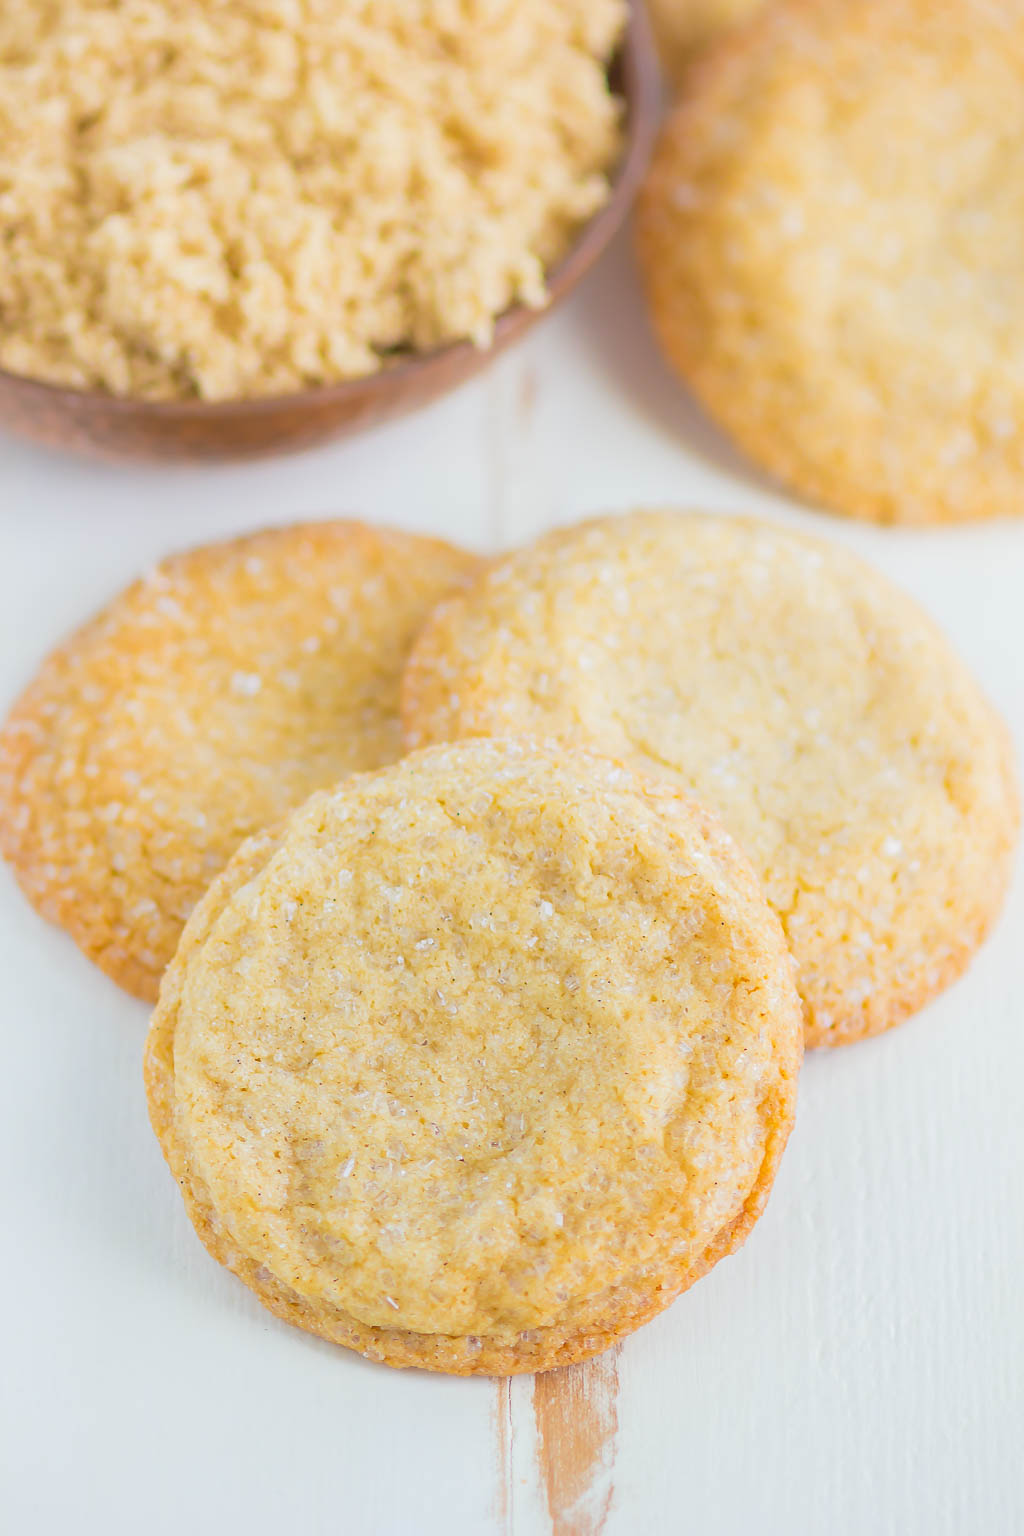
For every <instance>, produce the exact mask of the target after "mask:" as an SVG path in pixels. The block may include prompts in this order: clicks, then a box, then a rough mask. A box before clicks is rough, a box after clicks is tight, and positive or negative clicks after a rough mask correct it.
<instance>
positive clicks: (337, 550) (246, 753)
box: [0, 512, 1017, 1373]
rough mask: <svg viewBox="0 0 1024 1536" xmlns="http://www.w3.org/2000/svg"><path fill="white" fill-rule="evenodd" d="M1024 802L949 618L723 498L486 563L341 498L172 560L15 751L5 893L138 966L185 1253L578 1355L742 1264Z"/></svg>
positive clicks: (69, 653)
mask: <svg viewBox="0 0 1024 1536" xmlns="http://www.w3.org/2000/svg"><path fill="white" fill-rule="evenodd" d="M403 750H404V751H405V752H406V753H407V755H404V756H403V755H402V754H403ZM1016 827H1017V800H1016V792H1015V788H1014V782H1013V772H1012V765H1011V758H1010V750H1009V747H1008V743H1007V738H1006V734H1005V732H1004V729H1003V727H1002V724H1001V723H1000V721H999V720H998V718H997V717H996V715H995V714H994V712H993V711H992V709H991V707H990V706H989V705H988V703H987V702H986V700H985V699H984V698H983V696H982V695H981V693H980V691H979V689H978V687H977V685H976V684H975V683H974V681H973V680H972V678H971V677H970V676H969V675H968V673H967V672H966V670H965V669H964V668H963V666H962V665H961V663H960V662H959V661H958V660H957V659H956V657H955V656H954V655H953V654H952V653H951V652H950V650H949V648H948V646H947V644H946V642H945V641H944V639H943V638H942V636H941V635H940V634H939V632H938V631H937V630H936V629H935V627H934V626H933V625H932V624H931V622H930V621H929V620H928V619H927V618H926V617H925V616H924V615H923V614H921V613H920V612H919V611H918V610H917V609H916V608H915V607H914V606H913V604H912V603H911V602H910V601H909V600H908V599H907V598H906V597H904V596H903V595H902V594H900V593H899V592H896V591H894V590H893V589H892V588H891V587H889V586H888V584H887V583H886V582H884V581H883V580H882V578H881V577H879V576H878V575H876V574H875V573H874V572H873V571H871V570H869V569H868V568H867V567H865V566H863V565H861V564H860V563H859V562H858V561H855V560H854V559H853V558H852V557H851V556H849V555H847V554H845V553H841V552H839V551H838V550H835V549H833V548H831V547H830V546H828V545H826V544H823V543H820V542H818V541H815V540H810V539H806V538H801V537H797V536H796V535H794V534H791V533H789V532H785V531H783V530H781V529H778V528H774V527H770V526H767V525H764V524H759V523H756V522H752V521H749V520H734V519H729V518H725V517H702V516H695V515H683V514H674V513H667V512H659V513H636V514H632V515H630V516H624V517H612V518H606V519H602V520H599V521H595V522H591V523H586V524H583V525H581V526H578V527H573V528H568V529H564V530H561V531H558V532H556V533H553V534H549V535H547V536H546V537H544V538H542V539H541V540H539V541H538V542H537V543H535V544H534V545H532V546H531V547H529V548H527V549H524V550H521V551H519V552H517V553H514V554H512V555H511V556H509V557H507V558H504V559H502V560H500V561H497V562H493V563H490V564H483V563H482V562H479V561H476V560H474V559H473V558H472V557H471V556H469V555H466V554H463V553H461V552H459V551H457V550H454V549H452V548H450V547H449V546H446V545H441V544H438V543H436V542H433V541H429V540H424V539H419V538H414V537H412V536H409V535H403V534H397V533H394V534H392V533H382V532H379V531H376V530H372V529H369V528H366V527H363V526H360V525H357V524H352V523H326V524H316V525H305V526H300V527H295V528H287V529H280V530H276V531H273V532H269V533H264V534H259V535H256V536H255V537H252V538H249V539H244V540H240V541H236V542H234V543H231V544H227V545H220V546H214V547H211V548H207V549H202V550H198V551H195V552H193V553H191V554H188V555H185V556H183V557H180V558H177V559H174V560H171V561H168V562H166V563H165V564H164V565H162V566H161V567H159V568H158V569H157V570H156V571H155V572H153V573H152V574H151V575H150V576H149V577H147V578H145V579H144V580H143V581H141V582H139V583H137V584H136V585H135V586H134V587H132V588H130V589H129V591H128V592H126V593H124V594H123V595H122V596H121V597H120V598H118V599H116V600H115V602H114V603H113V604H112V605H111V606H110V607H109V608H108V609H107V610H106V611H105V612H104V613H103V614H101V615H100V616H99V617H98V618H97V619H96V620H94V621H93V622H92V623H91V624H90V625H88V626H86V628H85V629H83V630H82V631H80V632H79V633H78V634H77V635H76V636H74V637H73V638H72V639H71V640H70V641H69V642H68V643H67V644H66V645H65V646H64V647H62V648H61V649H60V650H59V651H58V652H56V653H55V654H54V655H53V656H52V657H51V658H50V659H49V660H48V661H47V662H46V663H45V665H44V667H43V668H42V670H41V672H40V674H39V676H38V677H37V679H36V680H35V682H34V683H33V684H32V685H31V686H30V687H29V689H28V690H27V692H26V693H25V694H24V696H23V697H22V699H21V700H20V701H19V703H18V704H17V705H16V706H15V709H14V711H13V713H12V715H11V717H10V719H9V721H8V723H7V725H6V727H5V729H4V731H3V733H2V735H0V830H2V836H3V844H4V852H5V854H6V856H7V857H8V858H9V859H10V861H11V863H12V864H13V866H14V869H15V872H16V873H17V875H18V878H19V880H20V881H21V883H22V885H23V887H24V889H25V890H26V892H27V894H28V895H29V897H30V899H31V900H32V901H33V902H34V903H35V905H36V906H37V907H38V908H39V910H40V911H41V912H42V913H43V914H44V915H45V916H47V917H49V918H51V919H52V920H54V921H56V922H58V923H60V924H62V925H63V926H65V927H66V928H67V929H68V930H69V931H70V932H71V933H72V935H73V936H74V938H75V939H76V940H77V942H78V943H79V945H80V946H81V947H82V949H83V950H84V951H85V952H86V953H87V954H88V955H90V956H91V957H92V958H93V959H94V960H96V961H97V963H98V964H100V965H101V966H102V967H103V968H104V969H105V970H106V971H107V972H108V974H110V975H111V976H113V977H114V978H115V979H116V980H117V981H119V982H120V983H121V984H122V985H124V986H126V987H128V988H129V989H130V990H132V991H134V992H136V993H137V994H138V995H140V996H142V997H145V998H152V997H154V996H156V995H157V992H158V991H159V998H158V1002H157V1007H156V1012H155V1014H154V1017H153V1021H152V1026H151V1030H150V1036H149V1043H148V1048H147V1053H146V1080H147V1089H148V1093H149V1101H150V1111H151V1117H152V1120H153V1125H154V1128H155V1129H156V1132H157V1135H158V1136H159V1138H160V1142H161V1144H162V1146H163V1149H164V1152H165V1154H166V1156H167V1159H168V1162H169V1163H170V1165H171V1168H172V1170H173V1172H174V1174H175V1177H176V1178H177V1180H178V1182H179V1184H180V1186H181V1189H182V1192H183V1194H184V1197H185V1201H186V1204H187V1207H188V1210H189V1214H190V1215H191V1217H192V1220H193V1222H194V1224H195V1226H196V1229H197V1231H198V1232H199V1234H200V1236H201V1237H202V1239H203V1241H204V1243H205V1244H206V1245H207V1247H208V1248H209V1249H210V1251H211V1252H212V1253H213V1254H214V1256H215V1257H216V1258H218V1259H219V1260H220V1261H221V1262H222V1263H224V1264H225V1265H227V1266H228V1267H229V1268H230V1269H231V1270H232V1271H233V1272H234V1273H236V1274H237V1275H238V1276H239V1277H240V1278H241V1279H242V1280H244V1281H245V1283H246V1284H247V1285H249V1286H251V1287H252V1289H253V1290H254V1291H256V1293H257V1294H258V1295H259V1297H260V1298H261V1300H262V1301H263V1302H264V1303H265V1304H266V1305H267V1306H268V1307H269V1308H270V1309H271V1310H272V1311H274V1312H275V1313H277V1314H278V1315H279V1316H281V1317H283V1318H285V1319H287V1320H288V1321H290V1322H293V1323H295V1324H297V1325H299V1326H300V1327H303V1328H305V1329H308V1330H309V1331H311V1332H314V1333H317V1334H320V1335H321V1336H323V1337H325V1338H328V1339H331V1340H334V1341H336V1342H338V1343H341V1344H344V1345H346V1346H348V1347H350V1348H353V1349H356V1350H359V1351H360V1352H361V1353H363V1354H365V1355H367V1356H369V1357H371V1358H373V1359H377V1360H382V1361H386V1362H387V1363H389V1364H392V1365H416V1366H421V1367H426V1368H429V1369H433V1370H443V1371H452V1372H457V1373H477V1372H486V1373H511V1372H516V1371H527V1370H529V1371H533V1370H543V1369H547V1368H549V1367H551V1366H555V1365H560V1364H566V1363H569V1362H572V1361H576V1360H581V1359H585V1358H586V1357H588V1356H590V1355H592V1354H594V1353H596V1352H597V1351H599V1350H601V1349H603V1348H605V1347H606V1346H607V1345H608V1344H610V1343H612V1342H613V1341H614V1340H616V1339H617V1338H620V1337H621V1336H623V1335H624V1334H626V1333H628V1332H629V1331H630V1330H632V1329H633V1328H635V1327H637V1326H638V1325H639V1324H641V1323H642V1322H644V1321H646V1320H647V1319H648V1318H650V1317H652V1316H653V1315H654V1314H656V1313H657V1312H658V1311H660V1310H661V1309H662V1308H664V1307H665V1306H666V1305H667V1304H668V1303H669V1302H671V1301H672V1300H673V1299H674V1297H676V1296H677V1295H678V1294H679V1293H680V1292H681V1291H682V1290H684V1289H685V1288H686V1287H687V1286H688V1285H689V1284H691V1283H692V1281H694V1280H695V1279H697V1278H698V1277H699V1276H700V1275H701V1274H703V1273H704V1272H705V1271H706V1270H708V1269H709V1268H710V1267H711V1266H712V1265H713V1264H714V1263H715V1262H717V1260H718V1259H719V1258H721V1257H722V1256H723V1255H725V1254H727V1253H729V1252H730V1251H732V1249H734V1248H735V1247H736V1246H737V1245H738V1244H739V1243H740V1242H741V1241H742V1240H743V1238H744V1236H745V1235H746V1233H747V1232H748V1231H749V1230H750V1228H751V1226H752V1225H753V1223H754V1222H755V1221H756V1219H757V1216H758V1214H759V1212H760V1211H761V1209H762V1208H763V1205H764V1202H765V1200H766V1198H767V1195H768V1192H769V1190H770V1187H771V1184H772V1180H773V1178H774V1175H775V1171H776V1168H777V1166H778V1162H779V1158H780V1156H781V1154H782V1150H783V1148H784V1145H785V1142H786V1138H787V1135H788V1133H789V1129H790V1127H791V1124H792V1121H793V1116H794V1113H795V1106H796V1086H797V1077H798V1071H799V1065H800V1059H801V1054H802V1050H803V1044H804V1038H805V1036H806V1039H807V1041H808V1042H809V1043H811V1044H838V1043H843V1042H846V1041H850V1040H854V1039H857V1038H859V1037H861V1036H863V1035H866V1034H871V1033H874V1032H876V1031H879V1030H882V1029H885V1028H887V1027H888V1026H890V1025H892V1024H895V1023H897V1022H898V1021H899V1020H900V1019H902V1018H904V1017H906V1016H907V1014H908V1013H910V1012H912V1011H913V1010H914V1009H916V1008H919V1007H920V1006H921V1005H922V1004H923V1003H924V1002H925V1001H926V1000H927V999H928V998H930V997H932V996H934V995H935V994H936V993H937V992H938V991H939V990H940V989H941V988H943V987H944V986H946V985H948V984H949V982H950V981H951V980H952V979H953V978H954V977H955V976H956V975H958V974H959V972H960V971H961V970H962V969H963V968H964V966H965V965H966V963H967V961H968V959H969V958H970V955H971V954H972V953H973V951H974V949H975V948H976V947H977V945H978V944H979V943H980V942H981V940H982V939H983V937H984V936H985V934H986V932H987V931H988V928H989V927H990V925H991V923H992V921H993V920H994V918H995V916H996V913H997V911H998V908H999V906H1000V903H1001V900H1002V897H1003V893H1004V890H1005V886H1006V883H1007V879H1008V876H1009V867H1010V860H1011V856H1012V849H1013V844H1014V840H1015V834H1016ZM172 957H173V958H172ZM168 962H169V964H168ZM165 967H166V969H165ZM161 976H162V980H161Z"/></svg>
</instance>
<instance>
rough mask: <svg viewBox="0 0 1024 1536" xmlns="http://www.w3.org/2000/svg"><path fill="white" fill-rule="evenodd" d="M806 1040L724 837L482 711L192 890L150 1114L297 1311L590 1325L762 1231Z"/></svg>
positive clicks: (389, 1342)
mask: <svg viewBox="0 0 1024 1536" xmlns="http://www.w3.org/2000/svg"><path fill="white" fill-rule="evenodd" d="M801 1049H802V1042H801V1027H800V1009H799V1003H798V999H797V996H796V992H795V989H794V986H793V979H792V961H791V958H790V956H789V954H788V952H787V950H786V946H785V942H784V939H783V935H782V932H781V929H780V927H779V924H778V921H777V919H776V918H775V917H774V915H773V914H772V913H771V911H770V910H769V908H768V907H767V905H766V903H765V901H764V898H763V896H762V894H761V892H760V889H759V887H758V884H757V881H756V878H755V877H754V874H753V872H752V871H751V870H750V868H749V866H748V865H747V863H746V860H745V859H744V858H743V856H742V855H741V854H740V853H739V851H738V850H737V849H736V847H735V845H734V844H733V843H732V840H731V839H730V838H729V837H728V836H727V835H726V834H725V833H724V832H722V831H721V829H720V828H719V827H718V826H717V824H716V823H715V822H714V821H713V820H712V819H711V818H710V817H709V816H708V815H707V814H706V813H705V812H704V811H702V810H701V809H700V808H699V807H697V806H695V805H693V804H692V803H691V802H690V801H689V800H688V798H687V797H685V796H684V795H683V794H682V793H681V792H680V791H678V790H677V789H676V788H675V787H673V786H668V785H659V784H657V783H651V784H647V783H645V782H643V781H642V780H640V779H638V778H637V777H635V776H634V775H633V774H632V773H630V772H629V771H628V770H626V769H624V768H622V767H619V766H617V765H615V764H613V763H611V762H608V761H605V760H603V759H600V758H596V757H592V756H591V755H590V754H588V753H583V752H578V753H574V752H570V751H566V750H564V749H563V748H561V747H559V746H557V745H552V746H547V745H543V744H535V743H531V742H527V741H515V742H496V741H474V742H466V743H459V744H456V745H454V746H445V747H440V748H435V749H433V750H429V751H427V752H423V753H418V754H415V755H414V756H412V757H409V758H407V759H405V760H404V761H402V762H400V763H398V764H395V765H394V766H392V767H389V768H385V769H382V770H380V771H379V772H377V773H375V774H368V775H359V776H357V777H355V778H352V779H350V780H348V781H347V782H346V783H343V784H341V785H339V786H337V787H336V788H334V789H332V790H329V791H325V792H320V793H318V794H315V795H314V796H312V798H311V799H310V800H309V801H308V803H307V804H306V805H304V806H303V807H301V808H300V809H299V810H298V811H296V812H294V813H293V814H292V816H291V817H290V818H289V819H288V820H287V821H286V822H285V823H284V825H283V826H282V827H281V828H280V829H278V830H277V831H271V832H269V833H264V834H262V835H260V836H258V837H257V838H256V839H255V840H253V841H252V842H249V843H247V844H245V845H244V846H243V847H242V849H241V850H240V851H239V852H238V854H237V855H236V856H235V858H234V859H233V860H232V862H231V863H230V864H229V865H228V867H227V869H226V870H225V871H224V873H223V874H222V875H221V876H220V877H219V879H217V880H216V881H215V882H214V884H213V886H212V887H211V889H210V891H209V892H208V894H207V895H206V896H205V897H204V899H203V901H202V902H201V903H200V905H199V907H198V908H197V909H196V912H195V913H194V915H193V917H192V919H191V920H190V922H189V924H188V926H187V928H186V930H185V934H184V937H183V939H182V943H181V947H180V949H179V950H178V953H177V955H176V956H175V958H174V961H173V962H172V964H171V966H170V968H169V970H168V972H167V974H166V976H165V978H164V982H163V986H162V988H161V994H160V1002H159V1005H158V1007H157V1010H156V1013H155V1015H154V1018H153V1023H152V1027H151V1032H150V1037H149V1042H148V1047H147V1053H146V1079H147V1085H148V1092H149V1101H150V1111H151V1117H152V1121H153V1125H154V1127H155V1129H156V1132H157V1135H158V1137H159V1138H160V1141H161V1144H162V1146H163V1148H164V1152H165V1154H166V1156H167V1159H168V1161H169V1163H170V1166H171V1168H172V1170H173V1172H174V1174H175V1177H176V1178H177V1179H178V1181H179V1183H180V1185H181V1188H182V1191H183V1194H184V1196H185V1200H186V1204H187V1206H188V1209H189V1213H190V1215H191V1217H192V1220H193V1221H194V1223H195V1225H196V1227H197V1230H198V1232H199V1234H200V1236H201V1237H202V1239H203V1241H204V1242H205V1243H206V1245H207V1247H208V1248H209V1249H210V1250H211V1252H212V1253H213V1254H214V1256H215V1257H216V1258H218V1259H219V1260H220V1261H221V1262H222V1263H224V1264H226V1265H227V1266H228V1267H229V1268H230V1269H232V1270H233V1271H234V1272H235V1273H236V1274H237V1275H239V1276H240V1278H241V1279H243V1280H244V1281H245V1282H246V1284H247V1285H249V1286H251V1287H252V1289H253V1290H255V1291H256V1293H257V1294H258V1295H259V1297H260V1298H261V1300H262V1301H263V1302H264V1303H265V1304H266V1305H267V1306H268V1307H270V1309H271V1310H272V1311H274V1312H276V1313H277V1314H278V1315H279V1316H281V1317H284V1318H285V1319H286V1320H287V1321H289V1322H292V1323H296V1324H298V1326H300V1327H302V1328H306V1329H308V1330H309V1331H311V1332H313V1333H318V1334H320V1335H322V1336H323V1337H325V1338H328V1339H332V1340H334V1341H335V1342H337V1343H340V1344H344V1345H347V1346H348V1347H350V1348H352V1349H357V1350H359V1351H360V1352H361V1353H363V1354H365V1355H367V1356H369V1357H370V1358H372V1359H376V1360H382V1361H386V1362H387V1363H388V1364H391V1365H415V1366H423V1367H427V1368H429V1369H432V1370H443V1371H451V1372H456V1373H461V1374H468V1373H477V1372H480V1373H502V1374H505V1373H512V1372H516V1371H533V1370H543V1369H546V1368H548V1367H550V1366H555V1365H562V1364H567V1363H569V1362H571V1361H574V1360H579V1359H583V1358H585V1357H586V1356H588V1355H592V1354H594V1353H596V1352H597V1351H598V1350H600V1349H603V1348H604V1347H606V1346H607V1345H608V1344H610V1343H611V1342H613V1341H614V1340H615V1339H616V1338H618V1337H620V1336H621V1335H623V1334H625V1333H628V1332H629V1331H631V1330H632V1329H633V1328H635V1327H637V1326H638V1325H639V1324H640V1323H642V1322H644V1321H645V1320H646V1319H647V1318H649V1317H651V1316H652V1315H653V1314H654V1313H656V1312H658V1311H660V1310H661V1309H662V1308H663V1307H665V1306H666V1305H667V1304H668V1303H669V1302H670V1301H671V1300H672V1299H673V1298H674V1297H675V1296H676V1295H678V1293H679V1292H680V1291H682V1290H683V1289H684V1288H685V1287H686V1286H687V1285H689V1284H690V1283H691V1281H692V1280H694V1279H695V1278H696V1277H697V1275H698V1274H700V1273H703V1271H704V1270H706V1269H707V1268H708V1267H710V1265H711V1264H712V1263H714V1262H715V1261H716V1260H717V1259H718V1258H719V1257H721V1256H722V1255H723V1254H725V1253H727V1252H729V1251H730V1250H731V1249H732V1248H734V1247H735V1246H736V1245H737V1244H738V1243H739V1242H740V1241H741V1240H742V1238H743V1237H744V1235H745V1234H746V1232H747V1231H748V1230H749V1228H750V1227H751V1225H752V1224H753V1222H754V1221H755V1219H756V1217H757V1215H758V1213H759V1212H760V1210H761V1208H762V1206H763V1204H764V1201H765V1199H766V1198H767V1194H768V1191H769V1188H770V1185H771V1183H772V1179H773V1177H774V1173H775V1169H776V1166H777V1163H778V1159H779V1157H780V1155H781V1152H782V1149H783V1146H784V1143H785V1140H786V1137H787V1135H788V1132H789V1128H790V1124H791V1121H792V1117H793V1113H794V1108H795V1095H796V1084H797V1075H798V1068H799V1062H800V1055H801Z"/></svg>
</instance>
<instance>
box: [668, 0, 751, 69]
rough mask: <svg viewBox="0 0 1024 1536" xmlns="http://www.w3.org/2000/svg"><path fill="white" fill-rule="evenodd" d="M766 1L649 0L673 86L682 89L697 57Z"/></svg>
mask: <svg viewBox="0 0 1024 1536" xmlns="http://www.w3.org/2000/svg"><path fill="white" fill-rule="evenodd" d="M763 4H764V0H649V5H648V9H649V11H650V15H651V23H652V25H653V27H654V35H655V38H656V39H657V43H658V52H659V53H660V55H661V61H662V64H663V65H664V68H665V72H666V74H667V75H668V78H669V80H670V82H671V83H672V84H673V85H679V84H680V82H681V81H682V80H683V78H684V76H685V75H686V72H687V69H688V68H689V65H690V63H691V62H692V60H693V58H694V56H695V54H697V53H698V52H699V51H700V49H702V48H704V47H705V46H706V45H707V44H708V43H709V42H710V41H711V39H712V38H714V37H717V36H718V34H719V33H720V32H723V31H725V30H726V28H728V27H734V26H736V25H737V24H738V23H739V22H741V21H746V19H747V17H748V16H752V15H753V14H754V12H755V11H756V10H757V9H758V8H759V7H760V6H761V5H763Z"/></svg>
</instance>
